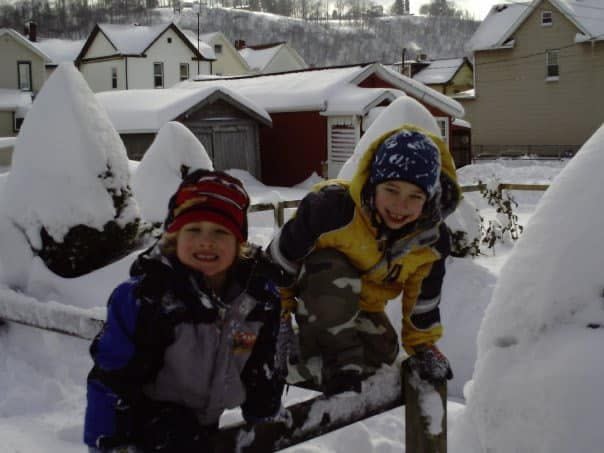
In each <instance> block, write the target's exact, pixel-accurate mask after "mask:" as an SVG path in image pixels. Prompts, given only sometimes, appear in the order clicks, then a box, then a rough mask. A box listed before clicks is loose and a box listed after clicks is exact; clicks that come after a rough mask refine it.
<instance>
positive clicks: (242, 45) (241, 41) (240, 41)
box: [235, 39, 245, 50]
mask: <svg viewBox="0 0 604 453" xmlns="http://www.w3.org/2000/svg"><path fill="white" fill-rule="evenodd" d="M235 49H237V50H241V49H245V40H244V39H236V40H235Z"/></svg>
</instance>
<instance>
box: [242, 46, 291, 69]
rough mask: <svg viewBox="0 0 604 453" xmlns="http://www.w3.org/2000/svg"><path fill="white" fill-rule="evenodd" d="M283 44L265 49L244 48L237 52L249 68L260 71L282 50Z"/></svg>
mask: <svg viewBox="0 0 604 453" xmlns="http://www.w3.org/2000/svg"><path fill="white" fill-rule="evenodd" d="M284 45H285V44H283V43H282V44H278V45H276V46H273V47H267V48H265V49H258V50H256V49H252V48H250V47H246V48H244V49H241V50H240V51H239V55H241V56H242V57H243V59H244V60H245V61H247V64H248V65H249V66H250V68H252V69H255V70H258V71H262V70H263V69H264V68H266V66H267V65H268V64H269V63H270V62H271V60H272V59H273V58H275V55H277V53H278V52H279V51H280V50H281V49H282V48H283V46H284Z"/></svg>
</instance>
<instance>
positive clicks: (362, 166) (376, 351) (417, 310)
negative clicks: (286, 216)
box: [269, 125, 461, 394]
mask: <svg viewBox="0 0 604 453" xmlns="http://www.w3.org/2000/svg"><path fill="white" fill-rule="evenodd" d="M460 193H461V192H460V188H459V186H458V184H457V180H456V175H455V166H454V164H453V160H452V158H451V155H450V154H449V151H448V149H447V146H446V144H445V143H444V142H443V141H442V140H441V139H440V138H439V137H437V136H435V135H433V134H431V133H429V132H427V131H425V130H423V129H420V128H418V127H414V126H411V125H405V126H403V127H401V128H400V129H397V130H394V131H390V132H388V133H386V134H384V135H382V136H381V137H380V138H378V139H377V140H376V141H375V142H373V143H372V144H371V145H370V146H369V147H368V149H367V150H366V151H365V153H364V155H363V158H362V159H361V162H360V163H359V166H358V169H357V171H356V174H355V175H354V177H353V178H352V180H351V181H350V182H347V181H327V182H326V183H324V184H321V185H320V186H318V187H316V188H315V190H313V191H312V192H311V193H309V194H308V195H307V196H306V197H305V198H304V199H303V200H302V202H301V204H300V206H299V208H298V210H297V212H296V216H295V217H294V218H292V219H291V220H290V221H289V222H287V223H286V224H285V225H284V226H283V228H282V229H281V230H280V231H279V233H278V234H277V236H276V237H275V238H274V240H273V241H272V243H271V245H270V246H269V253H270V254H271V256H272V258H273V260H274V261H276V262H277V263H279V264H280V265H281V266H282V267H283V268H284V269H285V270H286V271H288V272H289V273H290V274H291V275H292V276H294V277H295V280H296V283H295V284H294V285H292V286H291V287H289V288H286V289H284V290H283V291H282V308H283V309H284V311H285V313H287V312H293V313H295V315H296V321H297V323H298V325H299V346H300V357H299V358H300V362H299V363H298V366H297V367H296V370H297V372H298V373H299V374H300V375H301V378H302V379H313V380H314V382H315V384H317V385H319V386H321V388H322V389H323V391H324V392H325V393H326V394H334V393H339V392H342V391H348V390H354V391H360V388H361V379H362V377H363V376H364V375H365V374H367V373H370V372H372V371H374V370H375V369H376V368H378V367H379V366H380V365H381V364H382V363H388V364H391V363H392V362H394V360H395V358H396V356H397V355H398V352H399V348H398V340H397V335H396V332H395V330H394V328H393V327H392V325H391V324H390V322H389V320H388V318H387V316H386V314H385V312H384V308H385V306H386V303H387V302H388V301H389V300H391V299H393V298H395V297H396V296H398V295H399V294H401V293H402V311H403V313H402V343H403V347H404V348H405V350H406V352H407V353H408V354H410V355H411V356H412V360H411V362H410V363H411V364H412V365H413V366H414V368H415V369H416V370H417V371H418V372H419V373H420V375H421V376H422V377H424V378H426V379H433V380H439V379H445V378H446V377H449V378H450V376H452V374H451V369H450V367H449V363H448V361H447V359H446V358H445V357H444V356H443V355H442V354H441V353H440V351H438V349H437V348H436V346H435V342H436V341H437V340H438V339H439V338H440V336H441V335H442V327H441V324H440V313H439V302H440V292H441V286H442V282H443V278H444V275H445V259H446V257H447V256H448V255H449V251H450V236H449V231H448V229H447V227H446V225H445V224H444V222H443V219H444V217H445V216H447V215H448V214H450V213H451V212H453V211H454V209H455V207H456V206H457V203H458V201H459V198H460ZM290 374H291V373H290Z"/></svg>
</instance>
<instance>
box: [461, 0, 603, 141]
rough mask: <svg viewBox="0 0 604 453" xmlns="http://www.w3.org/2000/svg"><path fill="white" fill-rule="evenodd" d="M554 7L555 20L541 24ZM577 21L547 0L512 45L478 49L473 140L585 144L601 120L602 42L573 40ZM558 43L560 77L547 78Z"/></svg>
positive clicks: (470, 107) (470, 110)
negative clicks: (548, 63) (549, 58)
mask: <svg viewBox="0 0 604 453" xmlns="http://www.w3.org/2000/svg"><path fill="white" fill-rule="evenodd" d="M542 11H552V15H553V25H552V26H550V27H542V26H541V12H542ZM577 32H578V30H577V28H576V27H575V26H574V25H573V24H572V23H571V22H570V21H569V20H568V19H567V18H566V17H565V16H564V15H563V14H561V13H560V12H559V11H558V10H557V9H556V8H555V7H554V6H553V5H551V4H550V3H549V2H547V1H544V2H543V3H542V4H541V5H540V6H539V7H537V8H536V9H535V11H533V13H532V14H531V15H529V16H528V18H527V19H526V20H525V22H524V23H523V24H522V25H521V26H520V27H519V28H518V30H517V31H516V33H515V35H514V36H513V39H514V40H515V47H514V48H513V49H505V50H491V51H479V52H476V53H475V67H474V70H475V83H476V99H475V100H471V101H466V102H463V105H464V108H465V109H466V117H465V119H467V120H469V121H470V122H471V123H472V131H473V137H472V140H473V144H474V145H475V149H477V148H479V147H480V145H500V146H512V147H513V146H514V145H517V146H523V145H531V146H536V147H539V146H544V147H547V146H550V145H559V146H568V147H569V148H570V147H573V146H575V147H576V146H580V145H581V144H582V143H584V142H585V140H586V139H587V138H589V136H590V135H591V134H593V132H595V130H596V129H597V128H598V127H599V126H600V125H601V124H602V121H603V120H604V114H603V113H604V112H603V107H602V102H601V99H603V98H604V86H603V82H602V79H603V78H604V43H602V42H599V43H595V44H594V45H592V44H590V43H584V44H574V39H575V35H576V34H577ZM547 49H560V53H559V60H558V61H559V71H560V75H559V80H557V81H547V80H546V55H545V51H546V50H547Z"/></svg>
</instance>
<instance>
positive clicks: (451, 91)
mask: <svg viewBox="0 0 604 453" xmlns="http://www.w3.org/2000/svg"><path fill="white" fill-rule="evenodd" d="M426 63H427V64H425V65H423V67H421V69H419V70H418V71H417V72H416V73H415V74H413V76H412V77H413V78H414V79H415V80H417V81H418V82H421V83H423V84H425V85H428V86H429V87H430V88H434V89H435V90H436V91H440V92H441V93H443V94H446V95H447V96H452V95H455V94H458V93H461V92H463V91H467V90H470V89H472V88H473V87H474V71H473V68H472V64H471V63H470V61H469V60H468V59H467V58H465V57H461V58H443V59H438V60H429V61H427V62H426Z"/></svg>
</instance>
